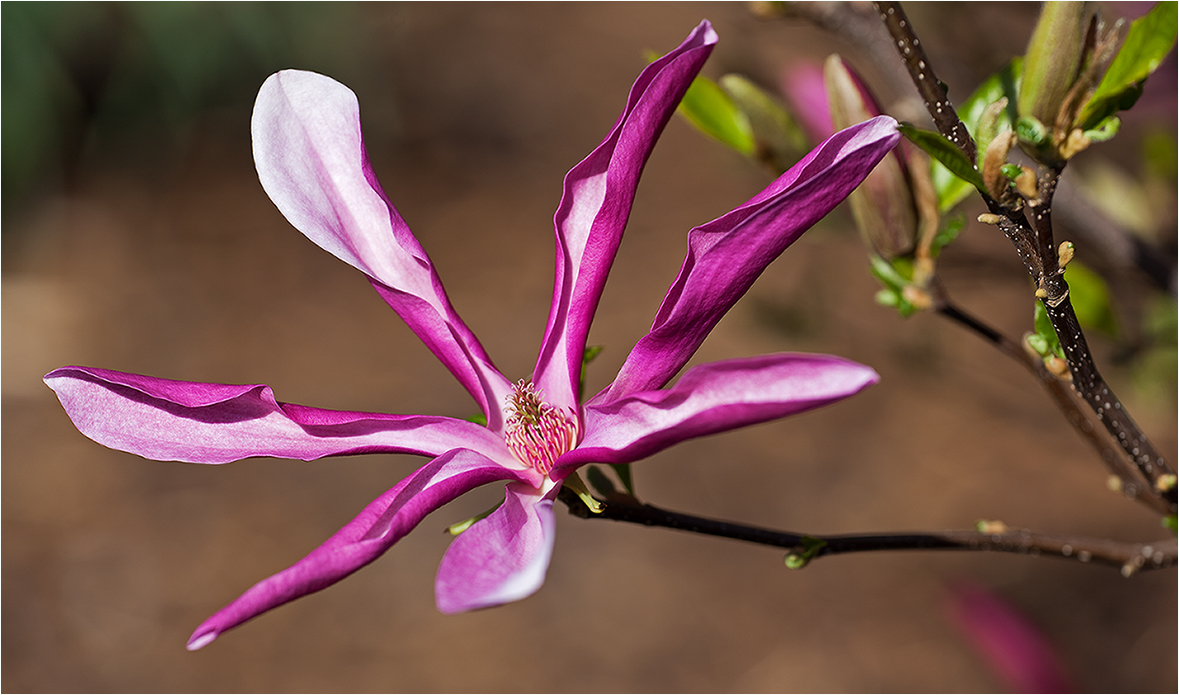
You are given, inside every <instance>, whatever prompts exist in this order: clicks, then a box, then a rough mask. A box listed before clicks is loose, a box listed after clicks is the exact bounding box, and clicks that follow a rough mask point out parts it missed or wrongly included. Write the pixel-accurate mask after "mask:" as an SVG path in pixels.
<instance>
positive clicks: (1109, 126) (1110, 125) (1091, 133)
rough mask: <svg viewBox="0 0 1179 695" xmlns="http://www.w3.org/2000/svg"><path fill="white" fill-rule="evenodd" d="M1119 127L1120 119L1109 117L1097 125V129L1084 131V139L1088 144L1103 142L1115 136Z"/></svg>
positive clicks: (1120, 124) (1120, 125)
mask: <svg viewBox="0 0 1179 695" xmlns="http://www.w3.org/2000/svg"><path fill="white" fill-rule="evenodd" d="M1121 127H1122V119H1120V118H1118V117H1117V116H1110V117H1109V118H1107V119H1105V120H1104V121H1102V122H1101V123H1098V124H1097V127H1096V128H1094V129H1093V130H1086V131H1085V137H1087V138H1089V141H1090V142H1105V141H1106V140H1110V139H1112V138H1113V136H1115V135H1117V134H1118V131H1119V130H1120V129H1121Z"/></svg>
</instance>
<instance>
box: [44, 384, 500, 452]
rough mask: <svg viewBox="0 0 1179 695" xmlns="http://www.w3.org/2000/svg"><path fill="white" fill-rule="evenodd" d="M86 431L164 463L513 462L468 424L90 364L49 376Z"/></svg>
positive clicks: (490, 436) (487, 434) (495, 440)
mask: <svg viewBox="0 0 1179 695" xmlns="http://www.w3.org/2000/svg"><path fill="white" fill-rule="evenodd" d="M45 383H46V384H48V385H49V387H50V388H52V389H53V390H54V391H55V392H57V396H58V398H59V399H60V400H61V404H62V407H63V408H65V411H66V414H68V415H69V416H70V419H71V420H73V422H74V425H75V426H76V427H77V428H78V430H79V431H80V432H82V434H84V435H86V436H87V437H90V438H91V439H93V440H94V441H96V442H98V443H99V444H102V445H103V446H107V447H110V448H112V449H118V450H119V451H126V452H130V453H132V454H138V455H140V456H143V457H146V458H150V459H154V460H157V461H186V462H189V463H227V462H229V461H237V460H239V459H243V458H247V457H250V456H277V457H280V458H291V459H302V460H304V461H310V460H312V459H317V458H322V457H324V456H343V455H348V454H368V453H378V452H385V453H408V454H422V455H425V456H438V455H440V454H442V453H444V452H446V451H449V450H451V449H455V448H459V447H464V448H468V449H475V450H477V451H480V452H481V453H483V454H484V455H485V456H488V457H491V458H494V459H496V460H499V461H502V462H505V463H506V464H507V465H509V466H511V467H515V468H522V467H523V466H522V465H520V464H518V463H516V462H515V459H514V458H513V457H512V455H511V453H510V452H509V451H508V449H507V445H505V444H504V442H503V438H502V437H499V436H497V435H496V434H495V433H493V432H491V431H489V430H488V429H487V428H485V427H480V426H479V425H476V424H474V423H471V422H466V421H464V420H457V419H454V418H447V417H438V416H428V415H386V414H384V413H356V412H347V411H339V410H323V409H320V408H309V407H306V406H301V405H295V404H293V403H280V402H278V401H276V400H275V398H274V392H273V391H271V390H270V387H269V386H266V385H264V384H250V385H240V386H236V385H229V384H204V383H198V382H192V381H174V380H171V379H157V378H154V377H148V376H141V375H139V374H127V373H125V372H115V371H111V370H109V369H94V368H89V367H63V368H61V369H55V370H54V371H52V372H50V373H49V374H47V375H46V376H45Z"/></svg>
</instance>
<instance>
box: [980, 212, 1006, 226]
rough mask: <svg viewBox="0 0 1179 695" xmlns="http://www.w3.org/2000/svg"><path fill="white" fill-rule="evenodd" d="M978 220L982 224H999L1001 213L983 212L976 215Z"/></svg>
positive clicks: (1001, 218) (1001, 219)
mask: <svg viewBox="0 0 1179 695" xmlns="http://www.w3.org/2000/svg"><path fill="white" fill-rule="evenodd" d="M978 221H979V222H981V223H983V224H999V223H1000V222H1002V221H1003V216H1002V215H995V214H992V213H989V212H984V213H983V214H981V215H979V216H978Z"/></svg>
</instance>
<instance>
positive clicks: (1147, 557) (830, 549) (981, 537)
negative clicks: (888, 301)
mask: <svg viewBox="0 0 1179 695" xmlns="http://www.w3.org/2000/svg"><path fill="white" fill-rule="evenodd" d="M559 499H560V500H561V501H562V502H564V503H565V505H566V506H567V507H568V508H569V513H570V514H573V515H574V516H577V517H581V518H583V519H609V520H611V521H622V522H626V523H631V524H643V525H644V526H660V527H663V528H671V529H677V530H680V531H687V532H689V533H699V534H704V535H708V536H721V537H723V538H732V539H735V540H741V541H746V542H749V543H757V544H759V545H769V546H773V547H777V548H785V549H787V550H789V551H790V555H788V556H787V557H788V558H795V559H796V561H797V565H796V566H801V565H804V564H806V562H807V561H809V560H812V559H814V558H818V557H823V556H826V555H841V554H844V553H858V552H866V551H870V550H974V551H995V552H1003V553H1019V554H1021V555H1033V556H1039V555H1049V556H1053V557H1061V558H1066V559H1071V560H1076V561H1079V562H1085V563H1090V562H1091V563H1093V564H1100V565H1110V566H1114V567H1118V568H1120V569H1121V571H1122V574H1123V575H1125V576H1127V577H1129V576H1131V575H1133V574H1135V573H1136V572H1138V571H1140V570H1148V569H1166V568H1170V567H1174V566H1175V565H1176V556H1177V554H1179V548H1177V546H1176V540H1175V539H1174V538H1168V539H1164V540H1161V541H1158V542H1154V543H1121V542H1118V541H1112V540H1106V539H1100V538H1083V537H1079V536H1058V535H1053V534H1047V533H1034V532H1032V531H1028V530H1023V529H1020V530H1011V529H1007V528H1006V527H1004V526H1002V524H996V528H994V529H989V530H985V531H929V532H914V533H911V532H900V533H868V534H837V535H830V536H824V535H818V534H808V533H794V532H790V531H776V530H773V529H767V528H761V527H758V526H747V525H745V524H736V523H732V522H728V521H720V520H718V519H707V518H704V517H699V516H693V515H691V514H683V513H681V512H673V511H669V510H666V509H661V508H659V507H655V506H652V505H650V504H644V503H642V502H639V501H638V500H635V499H634V498H633V497H629V496H627V495H622V494H618V493H614V494H609V495H607V501H605V502H603V505H604V506H603V508H602V511H601V512H600V513H598V514H595V513H593V512H591V511H590V510H589V508H587V507H586V506H585V504H584V503H583V502H582V501H581V500H580V499H579V498H578V497H577V495H576V494H574V493H572V492H570V491H568V490H566V489H562V490H561V493H560V496H559Z"/></svg>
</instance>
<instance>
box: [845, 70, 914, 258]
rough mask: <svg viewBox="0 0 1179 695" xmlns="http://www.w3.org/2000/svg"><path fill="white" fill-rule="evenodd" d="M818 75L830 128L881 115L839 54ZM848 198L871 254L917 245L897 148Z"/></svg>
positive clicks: (888, 254)
mask: <svg viewBox="0 0 1179 695" xmlns="http://www.w3.org/2000/svg"><path fill="white" fill-rule="evenodd" d="M823 76H824V82H825V83H826V86H827V103H828V108H829V109H830V113H831V125H832V126H833V127H834V128H835V130H841V129H843V128H847V127H849V126H851V125H854V124H856V123H860V122H863V121H866V120H868V119H869V118H872V117H873V116H876V115H879V114H880V108H879V107H878V106H877V105H876V102H875V100H874V99H873V98H872V95H871V93H869V92H868V90H867V88H866V87H865V86H864V85H863V83H862V82H861V81H860V80H859V79H858V78H857V77H856V75H855V74H854V73H853V72H852V71H851V70H850V69H849V68H848V66H847V64H846V63H844V62H843V59H842V58H840V57H839V56H838V55H832V56H831V57H829V58H828V59H827V62H826V64H825V65H824V66H823ZM847 200H848V204H849V205H851V210H852V216H853V217H855V220H856V226H857V227H858V228H859V230H860V234H861V235H863V237H864V241H865V242H866V243H867V244H868V246H869V248H870V249H871V250H872V252H873V253H875V254H876V255H878V256H880V257H881V258H883V259H885V260H891V259H893V258H897V257H899V256H904V255H907V254H909V253H911V252H912V251H913V249H914V247H915V246H916V243H917V224H918V223H917V206H916V203H915V202H914V199H913V193H912V191H911V187H910V185H909V181H908V176H907V171H906V166H905V162H904V160H903V159H902V154H901V151H900V149H899V148H898V149H895V150H893V151H892V152H891V153H889V155H888V156H886V157H885V158H884V159H882V160H881V161H880V163H879V164H877V165H876V168H875V169H873V170H872V173H870V174H868V176H867V178H865V179H864V182H863V183H862V184H860V186H859V188H857V189H856V190H855V191H853V192H852V194H851V195H849V196H848V198H847Z"/></svg>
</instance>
